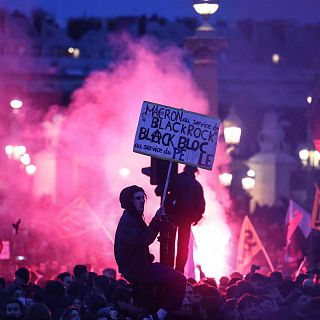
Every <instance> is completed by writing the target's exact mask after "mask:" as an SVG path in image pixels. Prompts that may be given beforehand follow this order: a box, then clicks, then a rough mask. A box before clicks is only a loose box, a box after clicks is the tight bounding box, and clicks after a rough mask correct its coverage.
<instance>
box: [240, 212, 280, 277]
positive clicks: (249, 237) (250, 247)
mask: <svg viewBox="0 0 320 320" xmlns="http://www.w3.org/2000/svg"><path fill="white" fill-rule="evenodd" d="M260 251H262V252H263V254H264V256H265V258H266V260H267V262H268V265H269V267H270V269H271V271H274V267H273V265H272V262H271V260H270V258H269V256H268V254H267V251H266V249H265V248H264V246H263V245H262V242H261V240H260V238H259V236H258V234H257V232H256V230H255V228H254V226H253V224H252V223H251V221H250V219H249V217H248V216H245V217H244V219H243V223H242V226H241V231H240V237H239V243H238V255H237V270H238V271H239V272H241V273H245V270H246V269H247V268H248V267H250V264H251V263H252V260H253V258H254V257H255V256H256V255H257V254H258V253H259V252H260Z"/></svg>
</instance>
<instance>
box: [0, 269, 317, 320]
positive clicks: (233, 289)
mask: <svg viewBox="0 0 320 320" xmlns="http://www.w3.org/2000/svg"><path fill="white" fill-rule="evenodd" d="M40 280H41V279H38V280H36V281H33V279H32V272H30V270H29V269H27V268H25V267H20V268H18V269H17V270H16V271H15V275H14V279H12V280H10V279H4V278H0V307H1V311H0V319H6V320H7V319H25V320H67V319H68V320H82V319H83V320H89V319H90V320H91V319H92V320H108V319H127V320H130V319H132V320H136V319H137V320H140V319H144V317H145V316H146V315H148V314H150V312H151V311H152V310H150V308H152V304H149V302H147V300H148V299H147V300H146V299H144V300H143V299H141V297H142V295H141V292H139V290H146V292H149V293H148V294H149V298H150V297H151V296H152V295H154V296H153V297H154V299H153V302H154V303H155V304H156V303H157V302H155V301H157V299H158V300H159V299H160V300H161V288H156V290H155V291H153V293H151V291H150V288H144V289H142V288H141V287H139V288H136V287H134V286H133V285H132V284H130V283H128V282H127V281H126V280H124V279H123V278H121V277H120V278H117V273H116V271H115V270H114V269H112V268H106V269H104V270H103V271H102V272H101V274H98V273H95V272H91V271H90V270H89V269H88V267H87V266H86V265H76V266H74V268H73V270H72V271H71V272H68V271H65V272H62V273H60V274H56V275H53V276H52V278H51V279H49V280H48V279H46V281H45V282H44V281H40ZM153 289H154V288H153ZM153 289H152V290H153ZM148 290H149V291H148ZM151 300H152V299H151ZM158 302H159V301H158ZM167 318H168V319H190V320H205V319H217V320H287V319H288V320H303V319H305V320H315V319H320V285H319V284H318V279H313V278H312V277H311V278H310V276H309V275H306V274H300V275H299V276H298V277H297V278H296V279H292V278H290V277H285V276H283V274H282V273H281V272H277V271H275V272H272V273H270V274H269V275H263V274H260V273H257V272H254V273H248V274H247V275H245V276H243V275H242V274H240V273H238V272H234V273H232V274H230V275H228V276H223V277H221V278H220V279H219V280H216V279H214V278H202V279H201V280H200V281H196V280H194V279H188V283H187V286H186V290H185V296H184V299H183V302H182V305H181V307H180V309H179V310H176V311H175V312H174V313H171V314H169V315H168V316H167Z"/></svg>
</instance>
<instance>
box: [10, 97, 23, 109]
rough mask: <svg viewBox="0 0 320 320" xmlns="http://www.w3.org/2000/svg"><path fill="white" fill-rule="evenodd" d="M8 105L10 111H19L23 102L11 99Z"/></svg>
mask: <svg viewBox="0 0 320 320" xmlns="http://www.w3.org/2000/svg"><path fill="white" fill-rule="evenodd" d="M9 104H10V107H11V108H12V109H21V108H22V106H23V102H22V101H21V100H19V99H12V100H11V101H10V103H9Z"/></svg>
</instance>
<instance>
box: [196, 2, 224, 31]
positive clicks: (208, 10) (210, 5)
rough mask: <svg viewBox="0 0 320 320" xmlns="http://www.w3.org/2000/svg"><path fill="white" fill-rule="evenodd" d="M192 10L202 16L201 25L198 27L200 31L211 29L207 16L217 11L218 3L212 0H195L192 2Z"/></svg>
mask: <svg viewBox="0 0 320 320" xmlns="http://www.w3.org/2000/svg"><path fill="white" fill-rule="evenodd" d="M193 8H194V10H195V11H196V12H197V13H198V14H200V15H201V16H202V17H203V20H204V22H203V25H202V26H200V27H199V28H198V30H202V31H213V28H212V26H211V25H210V24H209V17H210V16H211V15H213V14H215V13H216V12H217V10H218V9H219V4H217V3H216V1H213V0H195V1H194V3H193Z"/></svg>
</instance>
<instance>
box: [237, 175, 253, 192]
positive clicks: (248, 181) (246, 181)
mask: <svg viewBox="0 0 320 320" xmlns="http://www.w3.org/2000/svg"><path fill="white" fill-rule="evenodd" d="M255 183H256V180H255V179H254V178H252V177H245V178H242V180H241V184H242V188H243V190H245V191H250V190H252V189H253V188H254V186H255Z"/></svg>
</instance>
